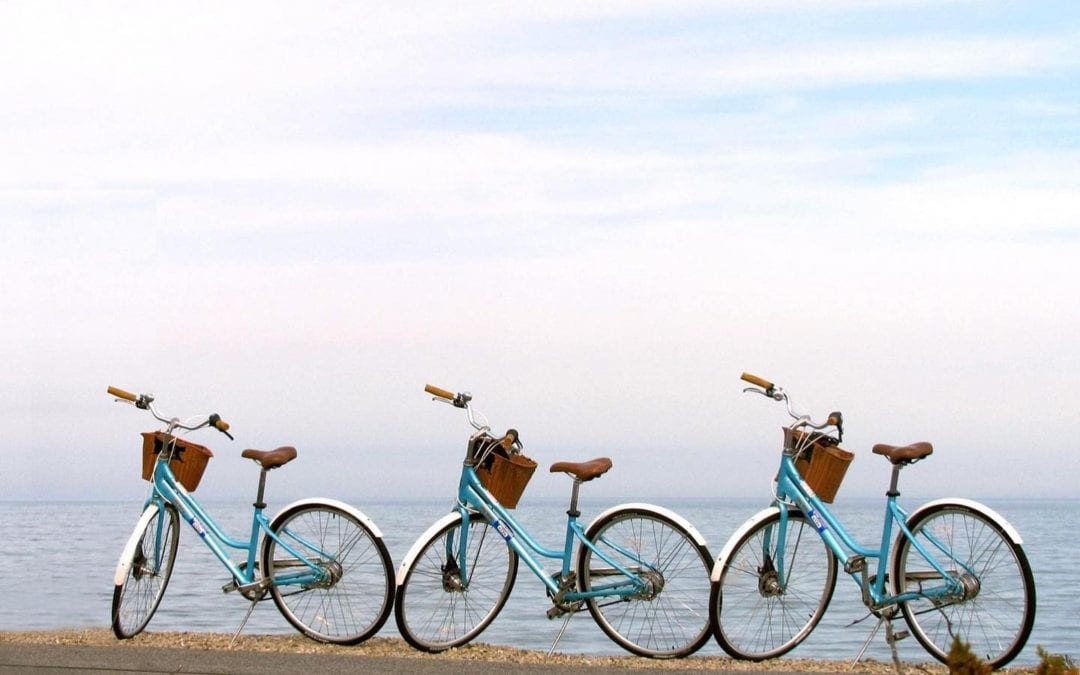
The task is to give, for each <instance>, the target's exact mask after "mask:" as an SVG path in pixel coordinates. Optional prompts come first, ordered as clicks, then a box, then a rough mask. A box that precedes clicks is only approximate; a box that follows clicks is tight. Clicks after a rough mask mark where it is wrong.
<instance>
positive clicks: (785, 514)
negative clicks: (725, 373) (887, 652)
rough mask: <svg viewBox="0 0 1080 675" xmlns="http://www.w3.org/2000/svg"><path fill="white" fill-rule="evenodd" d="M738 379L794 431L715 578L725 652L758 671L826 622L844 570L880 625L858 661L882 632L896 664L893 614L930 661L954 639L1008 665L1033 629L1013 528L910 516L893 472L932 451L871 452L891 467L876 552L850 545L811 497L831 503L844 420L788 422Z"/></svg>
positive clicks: (940, 511)
mask: <svg viewBox="0 0 1080 675" xmlns="http://www.w3.org/2000/svg"><path fill="white" fill-rule="evenodd" d="M742 379H743V380H745V381H747V382H749V383H750V384H753V385H755V386H753V387H748V388H746V389H744V390H743V391H744V392H750V393H757V394H761V395H763V396H766V397H769V398H772V399H774V400H776V401H782V402H784V403H785V405H786V407H787V412H788V414H789V415H790V416H791V417H792V418H793V419H794V420H795V422H794V423H793V424H792V425H790V426H787V427H784V448H783V452H782V454H781V458H780V469H779V472H778V474H777V476H776V478H775V481H774V490H775V492H774V500H773V503H772V505H771V506H769V507H768V508H766V509H764V510H763V511H760V512H759V513H757V514H756V515H755V516H753V517H752V518H750V519H749V520H747V521H746V523H745V524H743V525H742V527H740V528H739V529H738V531H736V532H735V534H734V535H732V537H731V538H730V539H729V540H728V541H727V543H726V544H725V546H724V549H723V551H721V553H720V556H719V557H718V558H717V560H716V564H715V566H714V567H713V572H712V590H711V594H710V602H709V607H710V612H711V616H712V626H713V632H714V634H715V636H716V638H717V640H718V641H719V643H720V645H721V646H722V647H723V648H724V650H725V651H727V652H728V654H730V655H731V656H733V657H735V658H739V659H748V660H753V661H759V660H763V659H769V658H774V657H778V656H780V655H782V654H784V653H786V652H788V651H789V650H791V649H793V648H794V647H795V646H796V645H798V644H799V643H800V642H802V641H803V640H804V639H806V637H807V636H809V635H810V633H811V631H813V629H814V627H815V626H816V625H817V623H818V621H819V620H820V619H821V617H822V615H823V614H824V613H825V610H826V608H827V607H828V605H829V601H830V600H831V598H832V594H833V589H834V587H835V584H836V577H837V571H838V569H843V570H844V572H845V573H846V574H848V575H849V576H850V577H851V578H852V579H853V580H854V581H855V583H856V584H857V585H858V586H859V587H860V589H861V594H862V600H863V603H864V604H865V605H866V607H867V609H868V610H869V611H870V613H871V614H873V615H874V616H875V617H877V619H878V622H877V626H876V627H875V628H874V630H873V632H872V633H871V634H870V637H869V638H868V639H867V641H866V644H865V645H864V646H863V648H862V651H860V653H859V655H858V656H857V657H856V662H858V660H860V659H861V658H862V654H863V653H865V650H866V647H867V646H868V645H869V643H870V641H871V640H873V638H874V636H875V635H876V634H877V632H878V630H879V629H880V628H881V625H882V624H883V623H884V624H885V627H886V640H887V642H888V643H889V645H890V648H892V649H893V654H894V657H895V655H896V651H895V643H896V641H897V640H900V639H902V638H904V637H906V635H907V634H906V633H905V632H904V631H897V632H893V631H892V620H893V619H894V618H895V617H896V616H897V613H898V612H899V613H901V614H903V617H904V620H905V621H906V623H907V626H908V629H909V631H910V633H911V634H913V635H914V636H915V638H916V639H917V640H918V642H919V643H920V644H921V645H922V646H923V648H925V649H926V651H927V652H929V653H930V654H931V655H932V656H933V657H934V658H936V659H938V660H939V661H942V662H945V660H946V657H947V655H948V652H949V649H950V647H951V646H952V642H953V639H954V637H959V638H961V639H962V640H963V641H966V642H968V643H969V644H970V645H971V648H972V651H973V653H974V654H976V655H977V656H979V657H980V658H981V659H983V660H984V661H985V662H986V663H987V664H989V665H990V666H992V667H993V668H1000V667H1002V666H1004V665H1005V664H1007V663H1008V662H1009V661H1011V660H1012V659H1013V658H1014V657H1015V656H1016V655H1017V654H1018V653H1019V652H1020V650H1021V649H1022V648H1023V647H1024V645H1025V643H1026V642H1027V639H1028V636H1029V635H1030V633H1031V627H1032V624H1033V622H1034V619H1035V582H1034V578H1033V576H1032V573H1031V566H1030V565H1029V563H1028V559H1027V556H1026V555H1025V553H1024V550H1023V546H1022V545H1023V541H1022V539H1021V537H1020V535H1019V533H1018V532H1017V531H1016V529H1015V528H1013V526H1012V525H1010V524H1009V523H1008V522H1007V521H1006V520H1005V519H1004V518H1002V517H1001V516H1000V515H999V514H997V513H996V512H995V511H993V510H992V509H990V508H988V507H986V506H984V505H982V504H979V503H977V502H974V501H971V500H968V499H939V500H936V501H931V502H929V503H927V504H924V505H922V506H920V507H918V508H916V509H915V510H914V511H912V512H911V513H910V514H909V513H908V512H907V511H905V510H904V509H903V508H902V507H901V506H900V505H899V504H898V501H897V500H898V497H899V496H900V492H899V490H898V489H897V484H898V481H899V476H900V470H901V469H902V468H904V467H905V466H908V465H911V464H914V463H916V462H919V461H921V460H923V459H925V458H927V457H929V456H930V454H931V453H933V446H932V445H931V444H930V443H925V442H921V443H912V444H910V445H904V446H895V445H887V444H878V445H875V446H873V452H874V454H877V455H881V456H883V457H884V458H885V459H887V460H888V461H889V462H890V463H891V465H892V478H891V482H890V484H889V490H888V492H886V493H885V496H886V505H885V513H884V522H883V526H882V537H881V543H880V545H879V546H878V547H877V548H870V547H866V546H863V545H861V544H859V543H857V542H856V541H855V540H854V539H853V538H852V536H851V535H850V534H849V533H848V531H847V530H846V529H845V528H844V526H843V524H842V523H841V521H840V519H839V518H838V517H837V516H836V515H835V514H834V513H833V512H832V511H831V510H830V509H829V507H828V505H827V503H826V502H831V501H832V498H831V496H830V495H827V494H826V495H824V496H823V495H822V494H820V493H822V492H833V493H834V492H835V488H836V487H838V486H839V480H840V478H842V475H843V469H844V468H846V466H837V467H833V469H830V468H829V467H828V465H827V464H828V462H830V461H833V462H835V461H836V460H835V459H830V455H834V456H835V455H837V454H838V453H839V452H844V451H840V450H839V448H838V444H839V442H840V441H841V440H842V439H843V415H842V414H841V413H839V412H834V413H831V414H830V415H829V416H828V417H827V418H826V420H825V421H824V422H821V423H816V422H814V421H813V420H812V419H811V418H810V416H808V415H802V414H798V413H796V412H795V411H794V409H793V406H792V403H791V400H790V399H789V398H788V395H787V394H786V393H785V392H784V391H783V390H782V389H781V388H779V387H777V386H775V385H774V384H773V383H771V382H769V381H768V380H764V379H762V378H760V377H757V376H754V375H750V374H748V373H743V375H742ZM826 431H835V434H836V435H835V436H832V435H829V433H826ZM815 463H816V464H817V465H818V467H817V469H815V467H814V465H815ZM837 469H838V470H837ZM815 473H816V474H817V476H818V477H821V476H827V474H829V473H832V482H831V483H830V482H829V480H828V479H827V478H826V480H824V481H823V482H822V483H821V486H822V487H817V488H815V487H814V485H813V482H814V481H813V480H811V477H813V475H814V474H815ZM894 524H895V525H896V527H897V533H896V538H895V541H893V542H892V544H891V546H890V539H891V537H892V528H893V525H894ZM814 535H817V537H818V540H819V541H818V544H819V545H815V543H814ZM875 559H876V560H877V563H876V568H875V569H874V570H871V569H870V567H871V561H873V560H875Z"/></svg>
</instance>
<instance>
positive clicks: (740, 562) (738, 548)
mask: <svg viewBox="0 0 1080 675" xmlns="http://www.w3.org/2000/svg"><path fill="white" fill-rule="evenodd" d="M781 535H783V537H784V539H783V541H784V543H783V548H782V549H781V548H780V546H781V544H780V542H781ZM717 564H718V565H723V568H722V570H721V572H720V578H719V580H718V581H716V582H714V583H713V585H712V593H711V598H710V608H711V610H712V617H713V632H714V633H715V634H716V639H717V641H718V642H719V643H720V646H721V647H723V648H724V651H726V652H727V653H728V654H730V655H731V656H733V657H735V658H737V659H747V660H750V661H761V660H763V659H771V658H775V657H777V656H780V655H782V654H785V653H787V652H788V651H790V650H791V649H793V648H795V646H796V645H798V644H799V643H800V642H802V641H803V640H805V639H806V637H807V636H808V635H810V633H811V631H813V630H814V627H815V626H817V624H818V621H820V620H821V617H822V615H824V614H825V610H826V609H827V608H828V606H829V601H830V600H831V599H832V593H833V588H835V586H836V569H837V563H836V556H835V555H833V552H832V551H831V550H829V548H828V547H827V546H826V545H825V542H824V541H822V539H821V538H820V537H819V536H818V534H817V531H816V529H815V528H814V526H813V524H812V523H810V522H808V521H807V520H806V517H805V516H803V514H802V513H799V512H797V511H788V516H787V523H786V525H783V526H782V525H781V519H780V513H779V512H775V513H773V514H771V515H769V516H766V517H765V518H764V519H763V520H762V521H761V522H759V523H757V524H756V525H754V526H753V527H752V528H750V529H749V530H748V531H747V532H746V533H745V534H743V535H742V536H741V538H740V539H739V540H738V542H737V543H736V544H735V546H734V548H732V549H731V553H730V554H729V555H728V556H727V558H725V559H723V560H719V561H717Z"/></svg>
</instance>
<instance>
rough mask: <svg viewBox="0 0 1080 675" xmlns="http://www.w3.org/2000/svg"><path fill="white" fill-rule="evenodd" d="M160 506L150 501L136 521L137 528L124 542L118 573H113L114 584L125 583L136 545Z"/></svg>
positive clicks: (121, 584)
mask: <svg viewBox="0 0 1080 675" xmlns="http://www.w3.org/2000/svg"><path fill="white" fill-rule="evenodd" d="M158 508H159V507H158V505H157V504H156V503H155V502H150V504H148V505H147V507H146V508H145V509H144V510H143V512H142V515H141V516H139V522H137V523H135V530H134V531H133V532H132V533H131V536H130V537H128V540H127V543H126V544H124V550H123V551H122V552H121V553H120V561H119V562H118V563H117V564H116V574H114V575H113V584H115V585H117V586H123V585H124V581H125V580H126V579H127V575H128V570H130V569H131V557H132V556H133V555H135V547H136V546H138V545H139V541H140V540H141V539H142V535H143V531H144V530H146V526H147V525H149V524H150V520H151V519H152V518H153V517H154V516H156V515H157V513H158Z"/></svg>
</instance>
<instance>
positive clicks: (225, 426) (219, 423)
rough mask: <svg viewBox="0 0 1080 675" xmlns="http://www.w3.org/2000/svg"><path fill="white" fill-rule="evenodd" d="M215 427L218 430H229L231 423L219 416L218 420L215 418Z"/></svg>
mask: <svg viewBox="0 0 1080 675" xmlns="http://www.w3.org/2000/svg"><path fill="white" fill-rule="evenodd" d="M214 428H215V429H217V430H218V431H228V430H229V423H228V422H226V421H225V420H223V419H221V418H220V417H218V418H217V419H216V420H214Z"/></svg>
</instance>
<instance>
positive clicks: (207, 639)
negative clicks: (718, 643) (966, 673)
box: [0, 629, 1034, 675]
mask: <svg viewBox="0 0 1080 675" xmlns="http://www.w3.org/2000/svg"><path fill="white" fill-rule="evenodd" d="M231 639H232V636H230V635H225V634H221V633H155V632H146V633H143V634H141V635H139V636H137V637H135V638H133V639H131V640H117V639H116V638H115V637H113V635H112V633H111V632H110V631H108V630H105V629H88V630H56V631H34V632H3V633H0V642H14V643H21V644H51V645H90V646H97V647H103V646H114V647H117V648H120V649H123V648H125V647H127V646H131V645H134V646H143V647H174V648H182V649H229V648H230V647H229V642H230V640H231ZM232 649H233V650H237V651H250V652H288V653H293V654H313V653H324V654H341V655H349V654H351V655H356V656H358V657H361V656H393V657H404V658H417V659H447V660H450V659H452V660H461V661H470V660H475V661H499V662H503V663H551V664H571V665H578V666H582V667H589V666H606V667H614V668H619V667H625V668H631V667H633V668H656V669H670V670H680V669H682V670H685V669H703V668H723V669H725V670H741V671H765V672H768V671H772V670H784V671H788V672H791V671H800V672H811V673H813V672H818V673H824V672H828V673H836V672H859V673H895V672H896V668H895V666H894V665H893V664H892V663H891V662H890V663H882V662H876V661H864V662H861V663H859V664H858V666H856V667H855V668H852V667H851V664H850V663H848V662H837V661H811V660H805V659H795V658H784V659H777V660H774V661H770V662H765V663H749V662H746V661H736V660H733V659H728V658H724V657H717V656H694V657H690V658H687V659H678V660H663V661H661V660H655V659H644V658H638V657H634V656H584V655H573V654H556V655H553V656H547V654H545V653H543V652H536V651H525V650H521V649H511V648H508V647H494V646H491V645H485V644H470V645H466V646H465V647H461V648H458V649H452V650H450V651H448V652H444V653H442V654H436V655H431V654H424V653H421V652H418V651H416V650H414V649H412V648H411V647H409V646H408V645H407V644H405V642H404V641H402V640H399V639H391V638H373V639H371V640H368V641H367V642H364V643H363V644H360V645H356V646H354V647H339V646H335V645H326V644H321V643H318V642H314V641H312V640H309V639H307V638H305V637H302V636H300V635H241V636H240V638H239V639H238V640H237V641H236V644H235V645H233V646H232ZM903 670H904V672H905V673H931V674H935V675H937V674H941V673H947V672H948V669H947V668H945V667H944V666H942V665H941V664H939V663H937V662H936V661H935V662H933V663H924V664H909V663H905V664H903ZM1009 672H1011V673H1031V672H1034V670H1033V669H1009Z"/></svg>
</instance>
